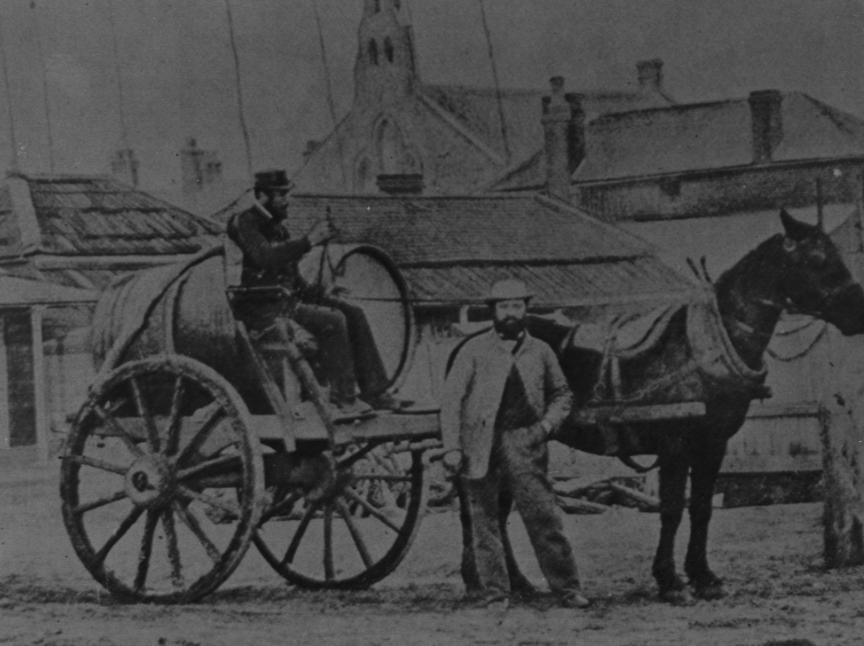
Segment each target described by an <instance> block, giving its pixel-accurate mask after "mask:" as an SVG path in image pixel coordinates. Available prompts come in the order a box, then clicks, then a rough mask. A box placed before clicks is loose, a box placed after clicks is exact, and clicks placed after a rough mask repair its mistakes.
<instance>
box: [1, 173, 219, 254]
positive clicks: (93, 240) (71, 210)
mask: <svg viewBox="0 0 864 646" xmlns="http://www.w3.org/2000/svg"><path fill="white" fill-rule="evenodd" d="M23 178H24V179H25V180H26V181H27V184H28V186H29V188H30V196H31V199H32V202H33V207H34V210H35V213H36V219H37V222H38V228H39V234H40V238H41V241H40V248H41V250H42V251H43V252H45V253H49V254H74V255H129V254H133V255H160V254H187V253H194V252H196V251H199V250H200V249H201V248H203V247H204V246H208V245H210V244H212V242H213V240H214V236H216V235H217V234H218V232H219V226H218V225H217V224H215V223H213V222H211V221H209V220H207V219H206V218H202V217H199V216H197V215H194V214H192V213H189V212H188V211H184V210H183V209H180V208H178V207H176V206H173V205H171V204H169V203H167V202H164V201H162V200H160V199H158V198H156V197H153V196H152V195H149V194H147V193H144V192H142V191H139V190H137V189H134V188H132V187H129V186H127V185H125V184H122V183H120V182H118V181H116V180H114V179H112V178H109V177H95V176H80V177H79V176H23ZM0 205H2V202H0ZM2 214H3V212H2V210H0V215H2ZM3 251H4V252H5V251H6V250H3Z"/></svg>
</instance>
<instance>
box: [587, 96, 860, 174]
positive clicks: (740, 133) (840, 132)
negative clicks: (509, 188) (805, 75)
mask: <svg viewBox="0 0 864 646" xmlns="http://www.w3.org/2000/svg"><path fill="white" fill-rule="evenodd" d="M781 96H782V103H781V121H782V133H783V134H782V139H781V140H780V142H779V144H778V145H777V147H776V149H775V150H774V151H773V154H772V161H773V162H788V161H796V160H809V159H821V158H825V157H844V156H858V155H864V122H862V121H861V120H860V119H857V118H855V117H853V116H851V115H848V114H845V113H843V112H841V111H839V110H836V109H834V108H831V107H830V106H827V105H825V104H824V103H821V102H819V101H816V100H815V99H813V98H811V97H809V96H807V95H806V94H802V93H799V92H789V93H784V94H782V95H781ZM751 128H752V126H751V118H750V107H749V104H748V100H747V99H737V100H732V101H720V102H716V103H701V104H691V105H676V106H671V107H666V108H657V109H652V110H640V111H634V112H627V113H619V114H609V115H605V116H603V117H600V118H598V119H595V120H594V121H593V122H592V123H591V124H590V125H589V128H588V132H587V136H586V155H585V160H584V162H583V163H582V164H581V165H580V166H579V168H578V169H576V172H575V173H574V179H575V180H576V181H577V182H588V181H599V180H606V179H614V178H621V177H634V176H636V177H638V176H644V175H656V174H662V173H678V172H685V171H693V170H704V169H718V168H727V167H735V166H743V165H747V164H751V163H752V162H753V144H752V134H751Z"/></svg>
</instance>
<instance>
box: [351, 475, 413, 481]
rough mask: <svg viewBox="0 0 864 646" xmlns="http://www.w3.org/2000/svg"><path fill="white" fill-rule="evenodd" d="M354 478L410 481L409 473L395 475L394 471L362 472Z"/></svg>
mask: <svg viewBox="0 0 864 646" xmlns="http://www.w3.org/2000/svg"><path fill="white" fill-rule="evenodd" d="M353 479H354V480H381V481H383V482H411V476H409V475H396V474H395V473H379V474H374V473H362V474H359V475H355V476H354V478H353Z"/></svg>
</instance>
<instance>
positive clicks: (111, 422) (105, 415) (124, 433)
mask: <svg viewBox="0 0 864 646" xmlns="http://www.w3.org/2000/svg"><path fill="white" fill-rule="evenodd" d="M93 412H94V413H96V416H97V417H99V419H100V420H101V421H102V423H103V424H105V425H106V426H108V427H109V428H110V429H111V431H112V432H113V433H114V434H115V435H116V436H117V437H119V438H120V439H121V440H122V441H123V443H124V444H125V445H126V448H128V449H129V451H131V452H132V455H134V456H135V457H141V456H142V455H144V451H142V450H141V447H140V446H138V443H137V441H136V440H137V438H135V437H133V436H132V434H131V433H130V432H129V431H128V430H127V429H126V428H124V427H123V425H122V424H121V423H120V422H118V421H117V418H115V417H114V416H113V415H112V414H111V413H109V412H108V411H107V410H105V409H104V408H102V407H101V406H99V405H95V406H93Z"/></svg>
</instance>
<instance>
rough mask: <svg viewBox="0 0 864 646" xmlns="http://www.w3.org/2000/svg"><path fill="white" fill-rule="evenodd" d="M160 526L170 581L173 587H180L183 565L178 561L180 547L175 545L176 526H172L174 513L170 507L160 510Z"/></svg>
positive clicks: (181, 585)
mask: <svg viewBox="0 0 864 646" xmlns="http://www.w3.org/2000/svg"><path fill="white" fill-rule="evenodd" d="M162 527H163V529H164V530H165V543H166V547H167V549H168V562H169V563H171V583H172V584H173V585H174V587H175V588H182V587H183V586H184V585H185V583H184V581H183V567H182V565H181V563H180V548H179V547H178V545H177V528H176V527H175V526H174V514H173V513H172V512H171V510H170V509H165V510H164V511H163V512H162Z"/></svg>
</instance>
